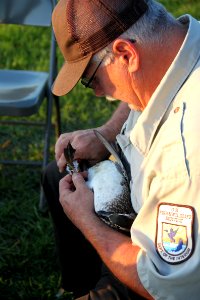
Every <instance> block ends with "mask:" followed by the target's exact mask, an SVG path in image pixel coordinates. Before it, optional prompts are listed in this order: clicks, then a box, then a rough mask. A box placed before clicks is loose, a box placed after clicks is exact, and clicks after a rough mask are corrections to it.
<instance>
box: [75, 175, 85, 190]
mask: <svg viewBox="0 0 200 300" xmlns="http://www.w3.org/2000/svg"><path fill="white" fill-rule="evenodd" d="M72 180H73V183H74V186H75V188H76V189H77V188H80V187H86V183H85V179H84V178H83V176H82V175H81V174H80V173H74V174H73V175H72Z"/></svg>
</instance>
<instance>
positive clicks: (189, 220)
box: [156, 203, 194, 264]
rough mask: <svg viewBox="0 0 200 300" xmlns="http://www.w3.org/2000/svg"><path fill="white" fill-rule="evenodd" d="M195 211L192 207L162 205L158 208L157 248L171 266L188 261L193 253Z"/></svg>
mask: <svg viewBox="0 0 200 300" xmlns="http://www.w3.org/2000/svg"><path fill="white" fill-rule="evenodd" d="M193 223H194V209H193V208H192V207H191V206H184V205H176V204H170V203H161V204H160V205H159V207H158V216H157V232H156V248H157V252H158V254H159V255H160V257H161V258H162V259H163V260H164V261H166V262H167V263H169V264H178V263H181V262H183V261H185V260H187V259H188V258H189V257H190V256H191V255H192V252H193V248H194V241H193Z"/></svg>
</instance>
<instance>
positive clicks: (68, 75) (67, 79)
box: [52, 54, 92, 96]
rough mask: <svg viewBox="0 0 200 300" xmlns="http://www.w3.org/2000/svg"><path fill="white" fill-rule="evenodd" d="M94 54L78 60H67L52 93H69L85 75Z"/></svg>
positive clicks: (57, 94)
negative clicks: (71, 61)
mask: <svg viewBox="0 0 200 300" xmlns="http://www.w3.org/2000/svg"><path fill="white" fill-rule="evenodd" d="M91 57H92V54H91V55H89V56H87V57H85V58H84V59H82V60H80V61H78V62H73V63H70V62H67V61H66V62H65V63H64V65H63V66H62V68H61V70H60V71H59V73H58V75H57V77H56V79H55V81H54V83H53V86H52V93H53V94H54V95H56V96H63V95H66V94H67V93H69V92H70V91H71V90H72V89H73V88H74V87H75V85H76V84H77V82H78V81H79V80H80V78H81V76H82V75H83V73H84V71H85V69H86V67H87V65H88V63H89V61H90V59H91Z"/></svg>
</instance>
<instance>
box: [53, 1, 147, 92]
mask: <svg viewBox="0 0 200 300" xmlns="http://www.w3.org/2000/svg"><path fill="white" fill-rule="evenodd" d="M146 10H147V4H146V2H145V0H59V2H58V3H57V5H56V7H55V9H54V11H53V15H52V25H53V30H54V33H55V37H56V40H57V43H58V45H59V48H60V50H61V52H62V54H63V56H64V59H65V63H64V65H63V67H62V68H61V70H60V72H59V74H58V76H57V78H56V80H55V82H54V85H53V87H52V92H53V93H54V94H55V95H58V96H62V95H65V94H67V93H68V92H69V91H71V89H73V87H74V86H75V85H76V84H77V82H78V81H79V79H80V78H81V76H82V74H83V72H84V70H85V69H86V67H87V65H88V63H89V61H90V59H91V57H92V56H93V55H94V54H95V53H97V52H98V51H99V50H101V49H103V48H104V47H106V46H107V45H108V44H110V43H111V42H112V41H114V39H116V38H117V37H118V36H120V35H121V34H122V33H123V32H124V31H126V30H127V29H128V28H129V27H130V26H131V25H132V24H134V23H135V22H136V21H137V20H138V19H139V18H140V17H141V16H142V15H143V14H144V12H145V11H146Z"/></svg>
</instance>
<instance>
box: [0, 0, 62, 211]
mask: <svg viewBox="0 0 200 300" xmlns="http://www.w3.org/2000/svg"><path fill="white" fill-rule="evenodd" d="M49 1H51V2H52V7H55V5H56V1H55V0H49ZM7 24H11V22H8V23H7ZM16 25H17V24H16ZM24 26H27V25H24ZM41 26H42V25H41ZM49 27H50V26H49ZM56 49H57V43H56V40H55V36H54V32H53V30H51V47H50V65H49V71H48V74H49V77H48V83H47V88H46V92H47V93H48V94H46V95H45V96H44V99H45V98H46V100H47V109H46V114H47V115H46V119H45V120H46V123H43V122H30V121H18V120H16V121H11V120H9V121H2V120H1V121H0V124H2V125H7V124H9V125H13V124H14V125H16V124H21V125H30V126H44V127H45V130H44V132H45V133H44V154H43V161H33V160H0V164H5V165H28V166H42V169H44V168H45V167H46V165H47V164H48V162H49V154H50V153H49V146H50V133H51V128H52V125H53V124H52V107H53V103H54V104H55V109H56V124H55V131H56V136H57V137H58V136H59V135H60V134H61V117H60V105H59V97H58V96H55V95H53V94H52V92H51V87H52V84H53V82H54V79H55V77H56V75H57V54H56ZM33 114H35V113H33ZM39 208H40V210H42V211H45V210H46V201H45V198H44V195H43V191H42V188H41V192H40V202H39Z"/></svg>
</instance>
